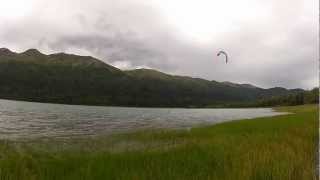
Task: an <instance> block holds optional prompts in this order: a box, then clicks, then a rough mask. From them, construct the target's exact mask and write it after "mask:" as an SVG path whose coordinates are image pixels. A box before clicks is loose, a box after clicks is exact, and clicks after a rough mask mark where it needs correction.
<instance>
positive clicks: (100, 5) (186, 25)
mask: <svg viewBox="0 0 320 180" xmlns="http://www.w3.org/2000/svg"><path fill="white" fill-rule="evenodd" d="M318 20H319V18H318V1H317V0H307V1H306V0H281V1H280V0H268V1H266V0H90V1H89V0H86V1H84V0H55V1H52V0H50V1H49V0H0V47H7V48H9V49H11V50H13V51H16V52H22V51H25V50H26V49H29V48H37V49H39V50H40V51H42V52H43V53H47V54H48V53H55V52H61V51H63V52H67V53H73V54H79V55H91V56H94V57H97V58H99V59H101V60H103V61H105V62H106V63H109V64H111V65H114V66H116V67H118V68H120V69H133V68H141V67H145V68H153V69H157V70H160V71H163V72H167V73H172V74H178V75H187V76H193V77H200V78H205V79H208V80H216V81H231V82H236V83H251V84H254V85H257V86H260V87H264V88H270V87H275V86H282V87H287V88H312V87H314V86H318V81H319V80H318V67H319V65H318V59H319V57H318V51H319V46H318ZM219 50H225V51H226V52H227V53H228V54H229V57H230V59H229V63H228V64H225V62H224V59H223V57H217V56H216V54H217V52H218V51H219Z"/></svg>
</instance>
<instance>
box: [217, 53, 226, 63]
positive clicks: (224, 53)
mask: <svg viewBox="0 0 320 180" xmlns="http://www.w3.org/2000/svg"><path fill="white" fill-rule="evenodd" d="M221 54H223V55H224V56H225V57H226V63H228V54H227V53H226V52H224V51H219V53H218V54H217V56H220V55H221Z"/></svg>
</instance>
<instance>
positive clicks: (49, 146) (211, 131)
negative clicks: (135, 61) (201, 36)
mask: <svg viewBox="0 0 320 180" xmlns="http://www.w3.org/2000/svg"><path fill="white" fill-rule="evenodd" d="M275 110H277V111H282V112H290V114H286V115H279V116H273V117H264V118H255V119H244V120H235V121H230V122H224V123H220V124H215V125H211V126H206V127H197V128H191V129H190V130H158V131H151V130H150V131H139V132H135V133H128V134H117V135H111V136H104V137H88V138H70V139H35V140H30V141H26V142H24V141H8V140H1V141H0V179H1V180H2V179H4V180H7V179H8V180H11V179H12V180H14V179H23V180H24V179H26V180H38V179H39V180H47V179H57V180H58V179H59V180H60V179H67V180H69V179H70V180H73V179H74V180H78V179H97V180H99V179H139V180H140V179H159V180H161V179H217V180H224V179H227V180H233V179H245V180H246V179H252V180H270V179H281V180H286V179H288V180H289V179H290V180H301V179H310V180H316V179H317V173H316V165H317V162H318V157H317V153H318V149H319V147H318V139H319V137H318V130H319V125H318V117H319V109H318V105H316V104H313V105H302V106H290V107H276V108H275Z"/></svg>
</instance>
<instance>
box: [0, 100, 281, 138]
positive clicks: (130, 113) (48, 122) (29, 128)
mask: <svg viewBox="0 0 320 180" xmlns="http://www.w3.org/2000/svg"><path fill="white" fill-rule="evenodd" d="M280 114H284V113H280V112H275V111H273V110H272V109H271V108H243V109H183V108H127V107H102V106H81V105H61V104H47V103H32V102H22V101H11V100H0V139H21V138H22V139H25V138H42V137H62V138H64V137H74V136H76V137H77V136H95V135H104V134H112V133H121V132H131V131H137V130H142V129H159V128H169V129H179V128H191V127H195V126H203V125H209V124H215V123H219V122H224V121H231V120H236V119H245V118H256V117H265V116H275V115H280Z"/></svg>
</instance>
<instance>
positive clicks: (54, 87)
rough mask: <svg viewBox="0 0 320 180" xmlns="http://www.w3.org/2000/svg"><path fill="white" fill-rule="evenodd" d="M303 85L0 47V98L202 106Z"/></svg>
mask: <svg viewBox="0 0 320 180" xmlns="http://www.w3.org/2000/svg"><path fill="white" fill-rule="evenodd" d="M300 91H303V90H288V89H285V88H271V89H263V88H259V87H256V86H253V85H249V84H235V83H231V82H216V81H208V80H205V79H200V78H192V77H185V76H175V75H170V74H165V73H162V72H159V71H156V70H152V69H137V70H130V71H121V70H120V69H117V68H115V67H113V66H110V65H108V64H106V63H104V62H102V61H100V60H98V59H96V58H93V57H91V56H78V55H72V54H65V53H57V54H50V55H46V54H42V53H41V52H40V51H38V50H36V49H29V50H27V51H25V52H23V53H15V52H12V51H10V50H9V49H6V48H0V98H6V99H16V100H27V101H38V102H52V103H65V104H86V105H112V106H147V107H205V106H221V105H223V106H226V105H228V104H233V103H236V104H238V103H242V104H245V103H250V102H254V101H257V100H258V99H262V98H268V97H272V96H280V95H288V94H292V93H297V92H300Z"/></svg>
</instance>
